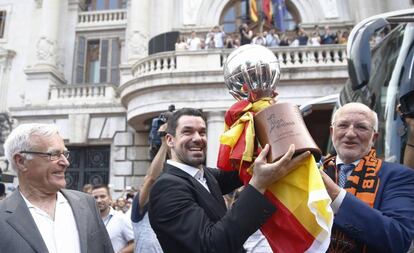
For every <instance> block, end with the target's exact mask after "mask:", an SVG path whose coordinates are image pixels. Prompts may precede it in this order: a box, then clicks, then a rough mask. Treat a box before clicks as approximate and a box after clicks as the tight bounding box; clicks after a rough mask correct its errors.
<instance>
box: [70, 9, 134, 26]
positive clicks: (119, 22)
mask: <svg viewBox="0 0 414 253" xmlns="http://www.w3.org/2000/svg"><path fill="white" fill-rule="evenodd" d="M126 22H127V12H126V10H122V9H120V10H103V11H85V12H80V13H79V15H78V24H77V25H76V30H77V31H88V30H93V31H96V30H100V29H102V30H107V29H119V28H124V29H125V28H126Z"/></svg>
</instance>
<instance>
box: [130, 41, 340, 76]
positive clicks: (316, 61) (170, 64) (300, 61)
mask: <svg viewBox="0 0 414 253" xmlns="http://www.w3.org/2000/svg"><path fill="white" fill-rule="evenodd" d="M271 50H272V51H273V53H274V54H275V56H276V58H277V59H278V60H279V63H280V66H281V68H297V67H322V66H335V65H337V66H346V65H347V61H346V46H345V45H323V46H312V47H309V46H298V47H277V48H271ZM231 52H232V49H223V50H218V49H215V50H214V49H213V50H200V51H179V52H176V51H171V52H162V53H158V54H154V55H151V56H149V57H146V58H144V59H142V60H140V61H139V62H137V63H136V64H135V65H133V67H132V74H133V76H135V77H138V76H145V75H152V74H158V73H170V72H176V71H200V70H203V67H202V66H200V65H197V59H202V58H203V57H204V58H205V59H207V58H208V59H209V61H206V60H204V61H203V60H202V61H201V62H202V63H201V64H203V66H204V70H221V69H222V67H223V64H224V62H225V61H226V59H227V57H228V55H229V54H230V53H231ZM214 57H215V59H214ZM194 64H196V66H194Z"/></svg>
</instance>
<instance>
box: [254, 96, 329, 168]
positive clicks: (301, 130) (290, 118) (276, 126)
mask: <svg viewBox="0 0 414 253" xmlns="http://www.w3.org/2000/svg"><path fill="white" fill-rule="evenodd" d="M254 125H255V132H256V137H257V139H258V140H259V143H260V145H261V146H262V147H264V146H265V145H266V144H270V151H269V153H268V155H267V161H268V162H274V161H276V160H277V159H279V158H281V157H282V156H283V155H284V154H285V153H286V152H287V151H288V149H289V146H290V144H295V155H297V154H300V153H303V152H305V151H307V150H309V151H311V153H312V154H313V155H314V156H315V159H316V161H318V160H319V159H320V157H321V150H320V149H319V148H318V146H317V145H316V143H315V141H314V140H313V138H312V136H311V135H310V133H309V131H308V128H307V127H306V125H305V122H304V121H303V118H302V115H301V113H300V111H299V108H298V107H297V106H296V105H294V104H291V103H276V104H274V105H271V106H269V107H267V108H265V109H263V110H261V111H260V112H258V113H257V114H256V115H255V116H254Z"/></svg>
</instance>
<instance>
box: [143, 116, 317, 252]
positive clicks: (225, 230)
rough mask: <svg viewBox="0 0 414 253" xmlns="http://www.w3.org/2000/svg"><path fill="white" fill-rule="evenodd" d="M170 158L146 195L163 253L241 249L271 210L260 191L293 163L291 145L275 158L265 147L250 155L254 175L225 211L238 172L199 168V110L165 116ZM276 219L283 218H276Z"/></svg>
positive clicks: (202, 140)
mask: <svg viewBox="0 0 414 253" xmlns="http://www.w3.org/2000/svg"><path fill="white" fill-rule="evenodd" d="M167 125H168V128H167V135H166V138H167V145H168V146H169V147H170V149H171V159H170V160H167V163H166V165H165V168H164V173H163V174H162V175H161V176H160V177H159V178H158V179H157V181H156V182H155V184H154V186H153V188H152V189H151V193H150V205H149V211H148V214H149V218H150V223H151V226H152V228H153V229H154V231H155V233H156V234H157V237H158V240H159V242H160V244H161V247H162V249H163V251H164V252H169V253H170V252H177V253H182V252H223V253H229V252H244V249H243V243H244V242H245V241H246V239H247V238H248V237H249V236H250V235H251V234H253V233H254V232H255V231H257V230H258V229H259V228H260V227H261V226H262V224H263V223H265V222H266V220H268V219H269V217H270V216H271V215H272V214H273V213H274V212H275V209H276V208H275V206H274V205H273V204H272V203H271V202H270V201H269V200H267V199H266V198H265V197H264V195H263V193H264V192H265V190H266V189H267V188H268V187H269V186H270V185H272V184H273V183H274V182H276V181H278V180H279V179H281V178H283V177H284V176H285V175H287V174H288V173H289V172H290V171H291V170H292V169H293V168H295V167H297V166H298V165H299V164H300V163H301V162H302V161H303V160H304V159H305V158H306V157H307V156H309V153H308V152H305V153H303V154H301V155H299V156H297V157H295V158H292V156H293V154H294V149H295V147H294V145H291V146H290V147H289V149H288V150H287V152H286V154H284V155H283V157H282V158H280V159H279V160H278V161H276V162H272V163H267V162H266V156H267V154H268V152H269V146H268V145H266V146H265V147H264V148H263V150H262V152H261V153H260V154H259V156H258V157H257V158H256V159H255V161H254V165H253V169H254V171H255V173H254V175H253V176H252V177H251V179H250V180H249V182H248V184H247V185H246V187H245V189H244V190H243V191H242V192H241V194H240V196H239V198H238V200H237V202H236V203H235V204H234V206H233V207H232V208H231V210H230V211H229V212H227V210H226V206H225V203H224V199H223V196H222V195H223V194H227V193H229V192H231V191H233V190H234V189H237V188H238V187H240V186H241V185H242V183H241V181H240V180H239V177H238V171H231V172H225V171H220V170H216V169H211V168H208V167H205V166H204V163H205V157H206V149H207V136H206V121H205V119H204V116H203V114H202V112H201V111H200V110H197V109H191V108H184V109H180V110H177V111H176V112H174V113H173V115H172V116H171V117H170V118H169V119H168V124H167ZM280 222H283V221H282V220H281V221H280Z"/></svg>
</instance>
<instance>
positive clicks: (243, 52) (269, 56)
mask: <svg viewBox="0 0 414 253" xmlns="http://www.w3.org/2000/svg"><path fill="white" fill-rule="evenodd" d="M279 78H280V67H279V62H278V60H277V58H276V56H275V55H274V54H273V52H272V51H270V50H269V49H267V48H265V47H263V46H259V45H244V46H241V47H239V48H238V49H236V50H234V51H233V52H232V53H231V54H230V55H229V56H228V57H227V60H226V62H225V64H224V81H225V84H226V86H227V88H228V90H229V92H230V94H231V95H232V96H233V97H234V98H236V100H238V101H237V102H236V103H235V104H234V105H232V106H231V107H230V108H229V110H228V111H227V112H226V114H225V130H224V133H223V134H222V135H221V136H220V150H219V156H218V162H217V166H218V167H219V168H220V169H222V170H234V169H238V170H239V175H240V178H241V179H242V181H243V182H244V183H245V184H246V183H248V182H249V180H250V178H251V175H252V173H254V171H252V163H253V161H254V158H255V157H256V156H257V155H258V153H259V151H260V147H264V145H265V144H270V148H271V150H270V152H269V153H268V157H267V160H268V162H273V161H276V160H277V159H279V158H280V157H281V156H283V154H285V153H286V152H287V151H288V148H289V145H290V144H292V143H293V144H295V153H301V152H304V151H306V150H310V151H311V152H312V154H313V156H311V157H310V158H309V160H308V161H306V164H303V165H300V166H299V167H298V168H296V169H295V170H294V171H292V172H291V173H290V174H288V175H287V176H286V177H285V178H283V179H282V180H280V181H278V182H276V183H275V184H274V185H272V187H270V188H269V189H268V190H267V191H266V193H265V195H266V197H267V198H268V199H269V200H270V201H272V202H273V203H274V204H275V206H276V207H277V210H278V211H277V213H276V214H275V215H273V216H272V218H271V219H269V221H267V222H266V224H264V225H263V227H262V228H261V230H262V232H263V234H264V235H265V236H266V238H267V240H268V242H269V244H270V246H271V247H272V249H273V251H274V252H325V251H326V250H327V248H328V246H329V240H330V230H331V227H332V223H333V213H332V210H331V209H330V205H329V204H330V198H329V196H328V194H327V192H326V189H325V186H324V184H323V182H322V179H321V176H320V174H319V172H318V168H317V165H316V162H315V159H314V156H315V157H317V158H318V159H319V157H320V154H321V152H320V150H319V148H318V147H317V145H316V144H315V142H314V140H313V139H312V137H311V135H310V134H309V131H308V129H307V128H306V125H305V123H304V121H303V118H302V115H301V113H300V111H299V108H298V106H297V105H294V104H291V103H286V102H283V103H282V102H276V96H277V93H276V91H275V89H276V85H277V83H278V81H279ZM259 144H260V145H259Z"/></svg>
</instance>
